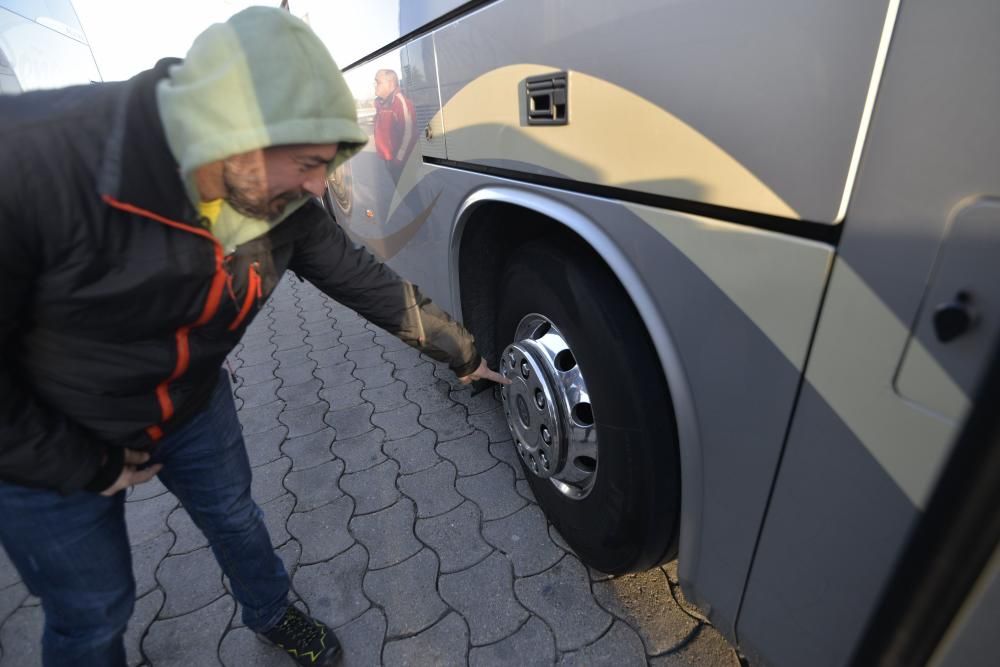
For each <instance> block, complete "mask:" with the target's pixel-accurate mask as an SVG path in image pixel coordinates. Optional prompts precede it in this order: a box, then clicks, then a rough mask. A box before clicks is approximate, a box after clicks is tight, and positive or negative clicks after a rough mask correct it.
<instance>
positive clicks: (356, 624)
mask: <svg viewBox="0 0 1000 667" xmlns="http://www.w3.org/2000/svg"><path fill="white" fill-rule="evenodd" d="M337 639H339V640H340V645H341V647H342V648H343V649H344V664H345V665H357V666H358V667H363V666H364V665H378V664H379V663H380V662H381V655H382V644H383V643H384V642H385V614H383V613H382V610H381V609H375V608H372V609H369V610H368V611H366V612H365V613H364V614H362V615H361V616H360V617H358V618H356V619H354V620H353V621H351V622H350V623H348V624H347V625H344V626H341V627H339V628H337Z"/></svg>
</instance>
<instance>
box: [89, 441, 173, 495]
mask: <svg viewBox="0 0 1000 667" xmlns="http://www.w3.org/2000/svg"><path fill="white" fill-rule="evenodd" d="M148 460H149V453H148V452H140V451H137V450H135V449H126V450H125V465H124V466H123V467H122V472H121V474H120V475H118V479H116V480H115V483H114V484H112V485H111V486H109V487H108V488H106V489H104V490H103V491H101V495H102V496H113V495H115V494H116V493H118V492H119V491H121V490H122V489H127V488H128V487H130V486H135V485H136V484H142V483H143V482H148V481H149V480H151V479H153V477H154V476H155V475H156V473H158V472H160V468H162V467H163V464H162V463H157V464H156V465H155V466H150V467H148V468H145V469H143V470H139V466H141V465H142V464H143V463H145V462H146V461H148Z"/></svg>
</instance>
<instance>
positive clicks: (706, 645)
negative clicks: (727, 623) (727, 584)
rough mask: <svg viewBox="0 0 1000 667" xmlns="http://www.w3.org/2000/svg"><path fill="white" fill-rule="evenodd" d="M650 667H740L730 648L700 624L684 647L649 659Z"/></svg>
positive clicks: (716, 632)
mask: <svg viewBox="0 0 1000 667" xmlns="http://www.w3.org/2000/svg"><path fill="white" fill-rule="evenodd" d="M649 665H650V667H701V666H702V665H713V666H715V667H740V659H739V658H738V657H736V652H735V651H734V650H733V648H732V646H730V645H729V643H728V642H727V641H726V640H725V638H724V637H723V636H722V635H721V634H719V631H718V630H716V629H715V628H713V627H712V626H710V625H706V624H702V625H701V626H699V628H698V631H697V633H696V634H695V636H694V637H693V638H692V639H691V641H690V642H688V643H687V644H686V645H684V646H683V647H681V648H680V649H678V650H677V651H675V652H672V653H667V654H666V655H662V656H658V657H655V658H651V659H650V660H649Z"/></svg>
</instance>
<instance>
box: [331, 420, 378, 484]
mask: <svg viewBox="0 0 1000 667" xmlns="http://www.w3.org/2000/svg"><path fill="white" fill-rule="evenodd" d="M383 442H385V431H383V430H382V429H380V428H376V429H372V430H371V431H368V432H367V433H365V434H363V435H359V436H357V437H356V438H346V439H344V438H337V439H336V440H334V441H333V444H332V445H330V451H332V452H333V453H334V454H336V455H337V456H339V457H340V458H341V459H343V461H344V463H345V465H346V466H347V467H346V470H345V472H348V473H354V472H358V471H360V470H367V469H369V468H372V467H374V466H376V465H378V464H379V463H381V462H382V461H385V460H386V456H385V454H384V453H383V452H382V443H383Z"/></svg>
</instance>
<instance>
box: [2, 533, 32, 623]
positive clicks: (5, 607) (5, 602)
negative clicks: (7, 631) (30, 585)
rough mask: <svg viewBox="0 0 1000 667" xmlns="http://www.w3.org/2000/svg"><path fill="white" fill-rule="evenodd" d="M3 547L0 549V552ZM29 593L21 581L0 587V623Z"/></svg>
mask: <svg viewBox="0 0 1000 667" xmlns="http://www.w3.org/2000/svg"><path fill="white" fill-rule="evenodd" d="M2 553H3V549H0V554H2ZM29 595H30V593H28V589H27V587H26V586H25V585H24V584H22V583H13V584H9V585H8V586H7V587H6V588H3V589H0V623H3V621H5V620H7V617H8V616H10V615H11V614H13V613H14V610H15V609H17V608H18V607H20V606H21V604H22V603H24V601H25V600H27V598H28V596H29Z"/></svg>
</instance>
